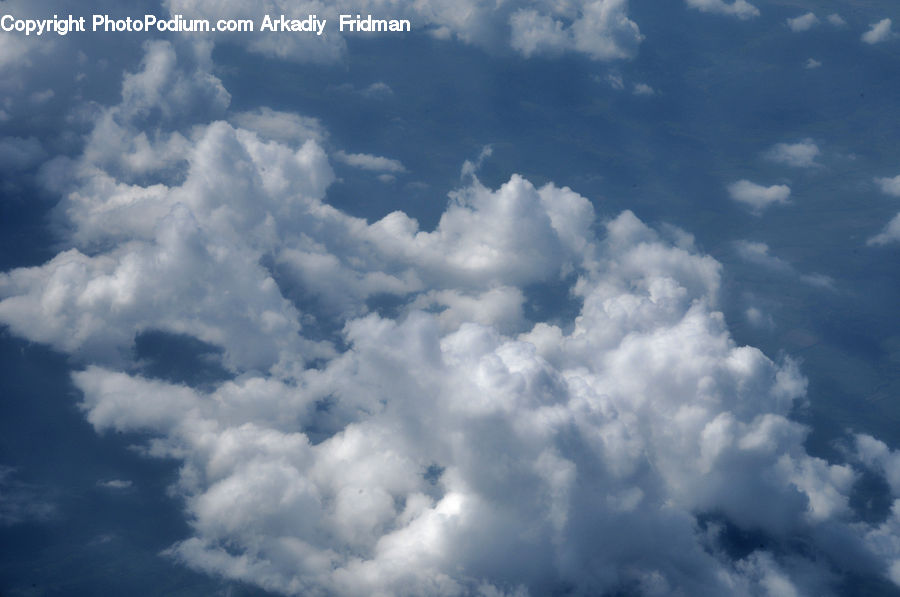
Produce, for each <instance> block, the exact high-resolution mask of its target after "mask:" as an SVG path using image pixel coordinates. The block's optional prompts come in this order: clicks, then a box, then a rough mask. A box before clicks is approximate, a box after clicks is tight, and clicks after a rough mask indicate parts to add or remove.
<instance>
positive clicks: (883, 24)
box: [862, 19, 894, 45]
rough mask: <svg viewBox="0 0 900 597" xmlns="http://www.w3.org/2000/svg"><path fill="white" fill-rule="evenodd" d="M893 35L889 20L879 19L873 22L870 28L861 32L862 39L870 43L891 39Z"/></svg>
mask: <svg viewBox="0 0 900 597" xmlns="http://www.w3.org/2000/svg"><path fill="white" fill-rule="evenodd" d="M893 35H894V34H893V32H892V31H891V20H890V19H881V20H880V21H878V22H877V23H874V24H873V25H872V27H871V29H869V30H868V31H866V32H865V33H863V36H862V40H863V41H864V42H866V43H867V44H870V45H871V44H877V43H881V42H883V41H887V40H889V39H891V38H892V37H893Z"/></svg>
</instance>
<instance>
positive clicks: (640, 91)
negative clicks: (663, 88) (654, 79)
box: [634, 83, 656, 95]
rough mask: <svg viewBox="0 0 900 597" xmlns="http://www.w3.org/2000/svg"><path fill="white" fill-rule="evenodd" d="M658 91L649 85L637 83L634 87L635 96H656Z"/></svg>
mask: <svg viewBox="0 0 900 597" xmlns="http://www.w3.org/2000/svg"><path fill="white" fill-rule="evenodd" d="M655 93H656V90H655V89H653V88H652V87H650V86H649V85H647V84H646V83H636V84H635V85H634V94H635V95H654V94H655Z"/></svg>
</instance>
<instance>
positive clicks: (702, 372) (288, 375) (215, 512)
mask: <svg viewBox="0 0 900 597" xmlns="http://www.w3.org/2000/svg"><path fill="white" fill-rule="evenodd" d="M169 49H170V48H168V47H166V46H165V45H150V46H147V48H146V49H145V51H146V53H147V59H145V60H144V62H143V63H142V65H141V67H140V69H139V70H138V71H136V72H135V73H130V74H129V75H127V76H126V77H125V78H124V81H123V86H124V87H125V88H127V89H128V90H129V92H128V93H123V94H122V101H121V102H120V104H118V105H116V106H112V107H109V108H103V109H100V110H98V112H97V114H96V116H95V119H94V123H93V124H94V129H93V131H91V132H90V133H89V134H87V135H86V137H85V139H84V148H83V151H82V153H81V154H80V155H76V156H74V157H70V158H56V159H54V160H51V162H50V163H49V164H47V165H46V166H45V167H44V168H43V169H42V170H41V174H40V178H41V180H42V181H43V182H44V184H45V185H46V186H47V189H48V191H51V192H55V193H57V194H58V195H59V196H60V198H61V199H60V205H59V207H58V208H57V214H56V215H57V217H58V218H59V220H60V222H61V224H60V234H61V238H60V242H61V243H62V244H64V245H66V247H67V248H66V249H65V250H63V251H62V252H60V253H59V254H58V255H56V256H55V257H54V258H53V259H51V260H49V261H48V262H46V263H44V264H42V265H39V266H35V267H28V268H18V269H14V270H12V271H9V272H6V273H4V274H2V275H0V321H2V322H3V323H4V324H5V325H7V326H9V327H10V329H11V330H12V331H13V332H14V333H16V334H18V335H20V336H22V337H25V338H28V339H30V340H32V341H40V342H45V343H48V344H51V345H53V346H55V347H56V348H57V349H59V350H61V351H63V352H65V353H66V354H68V355H70V356H71V357H72V358H73V360H74V361H75V362H77V363H79V368H78V370H77V371H75V372H74V373H73V374H72V379H73V382H74V384H75V386H76V387H77V388H78V389H79V391H80V393H81V402H80V407H81V409H82V410H83V412H84V413H85V416H86V418H87V420H88V421H89V422H90V424H91V425H92V426H93V427H94V428H95V429H96V430H97V431H98V432H104V431H108V430H109V431H122V432H139V433H140V434H141V435H140V436H139V437H142V438H146V441H145V442H144V443H143V444H142V445H141V448H140V449H141V450H142V451H143V452H144V453H145V454H146V455H147V456H148V457H153V458H166V459H172V460H175V461H176V462H178V464H179V466H178V479H177V482H176V483H175V485H174V486H173V487H172V488H171V491H172V494H173V495H174V496H177V498H179V500H180V501H179V503H180V504H183V508H184V511H185V517H186V519H187V520H188V521H189V522H190V525H189V529H188V530H187V531H186V535H185V536H184V537H183V538H182V539H181V540H179V541H178V542H176V543H175V544H174V545H172V546H170V547H169V548H168V549H167V550H166V555H168V556H169V557H172V558H174V559H176V560H177V561H179V562H182V563H184V564H185V565H187V566H190V567H192V568H194V569H197V570H201V571H205V572H207V573H210V574H216V575H221V576H225V577H228V578H233V579H239V580H242V581H245V582H248V583H252V584H254V585H257V586H260V587H262V588H264V589H267V590H270V591H273V592H277V593H282V594H287V595H339V596H355V595H398V594H420V595H425V594H427V595H470V594H480V595H517V596H521V595H526V594H534V595H539V594H553V593H563V592H571V593H577V594H614V593H617V592H632V593H644V594H654V593H655V594H677V593H679V592H681V593H684V594H690V595H698V596H701V597H702V596H705V595H709V596H713V595H723V594H728V595H732V594H733V595H747V596H749V595H760V594H766V593H769V594H778V593H779V592H780V593H782V594H791V592H792V591H793V592H795V593H797V594H804V593H805V594H823V593H824V592H825V591H827V590H828V588H829V587H828V583H829V582H830V580H831V579H832V578H834V577H836V576H837V573H833V572H832V571H833V570H846V571H847V573H848V574H856V573H859V572H860V571H862V570H864V571H869V570H872V569H880V568H884V569H885V570H888V571H889V570H890V569H891V566H894V565H895V564H894V562H896V561H897V560H898V559H900V549H898V548H897V547H896V546H895V545H894V544H892V543H891V542H890V541H883V540H880V539H881V538H883V537H891V536H892V535H891V533H894V526H892V525H896V524H897V522H896V520H895V519H894V518H892V519H888V520H885V521H882V522H879V523H877V524H871V525H870V524H867V523H863V522H860V521H859V520H858V519H857V518H856V517H855V516H854V513H853V511H852V509H851V506H850V495H851V492H852V489H853V485H854V483H855V481H856V479H857V477H858V472H857V470H856V469H855V468H854V467H853V466H852V465H850V464H845V463H840V462H830V461H827V460H825V459H822V458H818V457H815V456H812V455H810V454H809V453H807V451H806V449H805V442H806V438H807V434H808V431H809V430H808V429H807V428H806V427H804V426H803V425H802V424H800V423H798V422H796V421H793V420H791V418H790V414H791V412H792V411H793V409H794V408H795V407H796V406H797V405H798V404H799V403H800V402H801V401H802V400H803V399H804V395H805V392H806V380H805V379H804V377H803V376H802V375H801V373H800V371H799V369H798V366H797V365H796V364H795V363H794V362H793V361H791V360H790V359H787V358H783V359H780V360H778V361H773V360H772V359H770V358H768V357H767V356H766V355H765V354H763V352H762V351H760V350H759V349H757V348H754V347H751V346H741V345H739V344H738V343H736V342H735V341H734V339H733V338H732V337H731V335H730V332H729V330H728V327H727V324H726V321H725V317H724V316H723V314H722V313H721V312H720V311H719V310H718V309H719V307H718V301H719V297H718V295H719V289H720V287H721V285H722V266H721V264H719V263H718V262H717V261H716V260H715V259H713V258H712V257H710V256H709V255H705V254H703V253H702V251H700V250H698V248H697V247H696V246H694V244H693V241H692V239H691V237H690V235H688V234H686V233H684V232H682V231H679V230H677V229H674V228H671V227H662V229H661V230H655V229H653V228H651V227H650V226H648V225H646V224H645V223H644V222H642V221H641V220H640V219H639V218H638V217H637V216H636V215H635V214H633V213H631V212H629V211H625V212H622V213H620V214H617V215H607V216H602V217H600V218H598V217H597V215H596V214H595V210H594V206H593V205H592V203H591V201H589V200H588V199H586V198H585V197H583V196H581V195H579V194H578V193H577V192H575V191H573V190H572V189H570V188H568V187H565V186H558V185H556V184H553V183H548V184H545V185H543V186H539V187H537V186H535V185H534V184H532V183H531V182H530V181H529V180H527V179H526V178H525V177H523V176H521V175H517V174H513V175H511V176H510V177H509V178H508V180H507V181H506V182H505V183H503V184H500V185H498V186H496V187H489V186H486V185H485V184H483V183H482V182H481V181H480V180H479V179H478V178H477V176H476V173H477V167H476V166H475V165H469V167H468V168H464V176H463V177H462V182H461V183H460V184H461V186H460V188H458V189H456V190H454V191H452V192H451V193H450V194H449V197H448V200H447V202H446V207H445V209H444V212H443V213H442V214H441V217H440V219H439V221H438V223H437V225H435V226H434V227H433V228H431V229H422V228H421V227H420V225H419V223H418V222H417V221H416V220H415V219H413V218H411V217H410V216H409V215H407V214H405V213H403V212H401V211H395V212H393V213H391V214H388V215H387V216H385V217H384V218H382V219H380V220H378V221H375V222H371V223H370V222H367V221H366V220H363V219H360V218H354V217H352V216H350V215H348V214H345V213H343V212H341V211H340V210H338V209H335V208H334V207H332V206H330V205H329V204H328V203H327V202H326V201H325V199H326V197H327V191H328V188H329V185H330V184H331V183H332V182H333V180H334V175H333V172H332V170H331V167H330V164H329V162H328V156H327V154H326V152H325V151H324V149H323V148H322V146H321V144H320V142H319V140H318V139H320V138H321V136H323V135H324V132H323V131H321V130H319V129H318V128H317V127H311V126H307V125H309V123H310V121H308V120H306V119H304V118H303V117H299V116H298V117H296V118H294V117H292V116H291V115H290V114H285V113H281V112H274V111H270V110H266V109H263V108H260V109H258V110H251V111H249V112H241V113H239V114H237V115H232V117H231V118H230V121H228V122H227V121H225V120H221V118H226V117H227V116H228V114H227V110H226V102H225V99H226V97H227V95H225V94H224V93H223V91H224V89H223V88H222V87H221V82H220V81H219V80H218V79H217V78H215V77H214V76H213V75H211V74H210V73H209V71H207V70H204V69H203V60H202V56H201V59H199V60H197V61H194V60H187V59H186V60H182V59H181V57H180V56H178V55H176V56H175V59H174V60H171V59H170V58H171V55H170V53H169ZM152 81H157V82H158V84H154V85H151V84H150V82H152ZM226 93H227V92H226ZM177 106H192V108H191V110H192V113H191V114H190V115H186V114H182V113H179V112H178V111H177V110H176V109H175V107H177ZM204 107H205V109H204ZM203 113H207V114H209V115H210V116H209V119H208V120H207V121H205V122H202V121H198V120H197V118H198V116H197V115H198V114H203ZM148 120H149V123H148ZM279 123H285V124H286V126H285V129H287V130H288V133H287V134H285V135H279V134H278V133H277V130H278V128H279V126H278V124H279ZM141 134H143V137H141ZM486 153H487V152H483V155H486ZM367 157H368V158H372V157H373V156H367ZM376 159H377V158H376ZM381 159H383V158H381ZM743 182H746V181H743ZM738 184H740V183H738ZM746 184H748V185H750V191H751V195H753V196H754V197H755V198H751V199H750V200H749V203H750V204H751V205H752V206H757V205H759V206H761V207H764V206H765V205H768V204H769V203H771V202H773V201H775V202H777V201H784V200H786V199H787V195H788V194H789V190H787V191H786V192H782V191H780V190H779V189H780V187H770V188H769V189H766V188H765V187H759V186H758V185H753V184H752V183H746ZM758 189H762V195H763V196H762V198H759V197H758V196H757V195H758V193H759V192H758ZM772 189H774V191H773V190H772ZM784 189H787V187H784ZM773 195H774V198H773ZM782 195H783V197H782V198H781V199H779V197H781V196H782ZM761 207H760V208H761ZM750 250H751V253H753V251H754V250H755V252H756V254H759V255H762V257H763V263H775V264H779V263H783V262H781V261H780V260H778V259H777V258H774V257H769V260H768V261H766V259H765V257H766V256H767V247H765V250H763V249H762V248H760V247H755V249H754V247H752V246H751V247H750ZM772 260H774V261H772ZM787 267H789V266H787ZM559 285H563V286H565V287H567V288H568V291H569V299H570V300H571V301H572V302H573V304H574V312H573V313H572V314H570V315H559V316H558V317H557V318H556V319H554V320H545V319H544V318H541V317H539V316H537V315H535V313H536V312H537V311H536V310H535V309H534V308H533V307H534V305H533V301H534V294H535V293H536V292H540V291H541V290H542V289H546V288H548V287H552V288H557V287H558V286H559ZM153 330H162V331H165V332H168V333H174V334H181V335H187V336H192V337H194V338H196V339H199V340H202V341H203V342H205V343H207V344H211V345H213V346H215V347H217V348H220V349H221V358H222V362H223V366H225V367H226V368H227V369H228V373H229V375H228V376H226V377H227V379H223V380H219V381H217V382H215V383H211V384H206V385H204V386H202V387H193V386H191V385H188V384H185V383H174V382H171V381H166V380H162V379H158V378H153V377H150V376H149V375H148V374H145V375H141V374H138V373H136V371H138V370H140V369H139V368H138V367H136V364H135V362H134V355H133V353H132V350H131V349H132V347H133V345H134V340H135V337H136V336H137V335H139V334H141V333H145V332H148V331H153ZM112 483H116V482H115V481H113V482H112ZM735 533H738V534H740V533H747V534H752V535H753V536H761V537H764V540H762V541H761V542H760V543H759V544H757V543H756V542H754V544H753V546H752V547H751V548H750V550H749V551H748V552H745V553H740V554H735V551H734V550H733V549H730V548H731V547H733V546H732V545H730V543H729V541H730V539H729V537H732V536H734V534H735ZM598 537H599V538H601V539H602V538H615V540H598ZM797 543H800V544H802V545H803V546H804V549H803V550H802V551H798V550H796V549H793V548H791V546H792V545H796V544H797ZM847 553H854V554H858V556H857V558H855V559H851V560H850V561H847V558H846V554H847ZM888 574H890V573H889V572H888ZM897 580H900V579H897ZM835 582H839V580H835ZM823 587H824V591H823Z"/></svg>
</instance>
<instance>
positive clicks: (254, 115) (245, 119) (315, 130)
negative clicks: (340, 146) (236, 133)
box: [228, 107, 328, 145]
mask: <svg viewBox="0 0 900 597" xmlns="http://www.w3.org/2000/svg"><path fill="white" fill-rule="evenodd" d="M228 120H229V122H231V123H232V124H233V125H234V126H235V127H238V128H242V129H246V130H248V131H252V132H254V133H256V134H257V135H259V136H260V138H262V139H266V140H268V141H278V142H280V143H283V144H285V145H302V144H303V143H304V142H306V141H307V140H309V139H312V140H314V141H316V142H317V143H321V142H322V141H324V140H325V138H326V137H327V136H328V133H327V131H326V130H325V127H323V126H322V123H321V122H319V121H318V120H317V119H315V118H309V117H308V116H300V115H299V114H294V113H291V112H279V111H277V110H272V109H271V108H266V107H263V108H257V109H256V110H251V111H248V112H238V113H237V114H232V115H231V116H230V117H229V119H228Z"/></svg>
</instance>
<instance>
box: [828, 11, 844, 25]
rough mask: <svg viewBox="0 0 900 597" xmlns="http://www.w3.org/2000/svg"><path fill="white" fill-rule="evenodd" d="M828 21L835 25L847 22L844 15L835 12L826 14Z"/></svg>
mask: <svg viewBox="0 0 900 597" xmlns="http://www.w3.org/2000/svg"><path fill="white" fill-rule="evenodd" d="M828 22H829V23H831V24H832V25H834V26H835V27H843V26H844V25H846V24H847V21H845V20H844V17H842V16H841V15H839V14H837V13H832V14H830V15H828Z"/></svg>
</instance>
